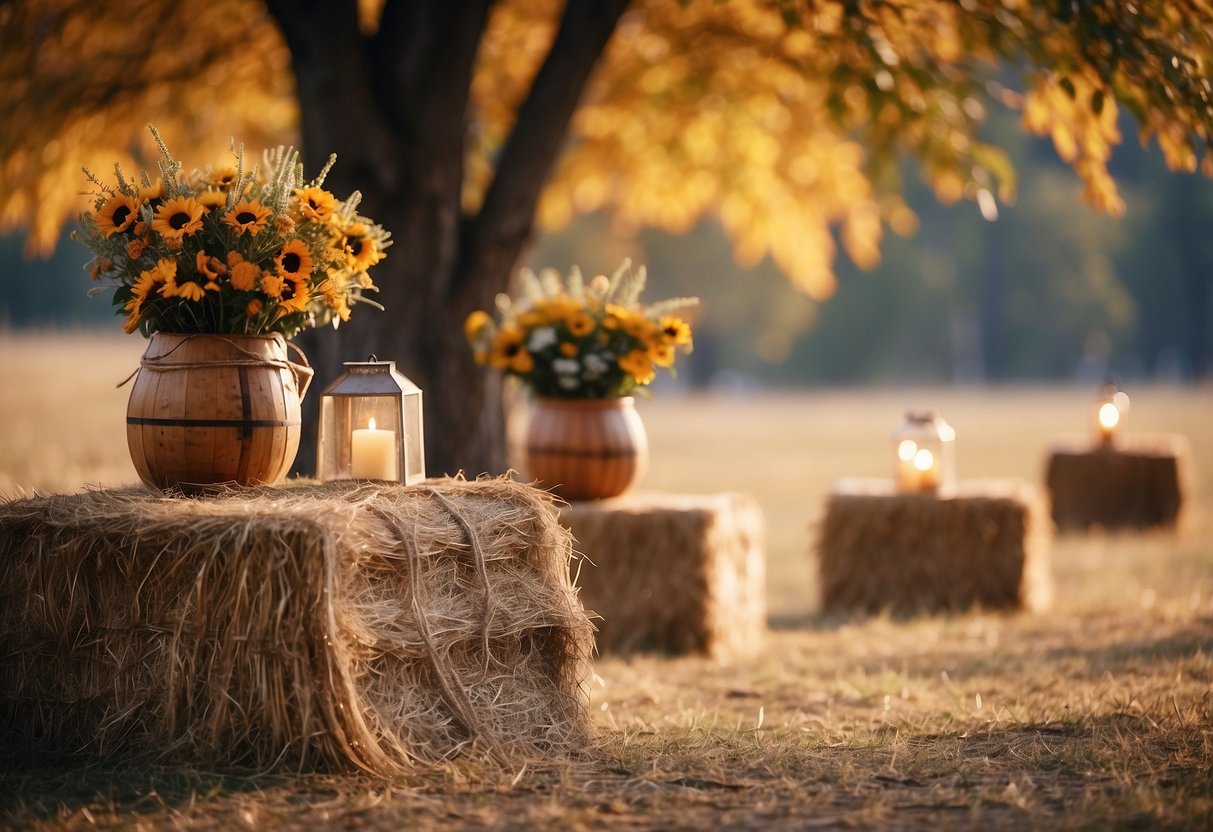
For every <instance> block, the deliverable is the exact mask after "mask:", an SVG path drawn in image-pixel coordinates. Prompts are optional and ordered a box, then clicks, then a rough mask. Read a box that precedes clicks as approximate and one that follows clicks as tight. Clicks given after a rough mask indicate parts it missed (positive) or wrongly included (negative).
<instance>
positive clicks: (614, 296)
mask: <svg viewBox="0 0 1213 832" xmlns="http://www.w3.org/2000/svg"><path fill="white" fill-rule="evenodd" d="M630 266H631V264H630V262H629V261H624V263H623V265H621V266H620V267H619V269H617V270H616V272H615V274H614V275H612V276H611V277H610V278H608V277H606V276H605V275H598V276H597V277H595V278H594V279H593V280H590V281H589V282H588V284H587V283H586V281H585V280H584V278H583V277H582V275H581V272H580V271H579V270H578V269H577V267H576V266H574V267H573V268H572V270H571V271H570V272H569V276H568V278H567V280H566V279H563V278H562V277H561V276H560V274H559V273H558V272H556V271H555V270H551V269H545V270H544V271H542V272H541V273H540V274H538V275H536V274H534V273H533V272H531V271H530V270H524V271H523V272H522V274H521V288H522V292H521V295H520V297H519V299H518V300H513V299H512V298H510V297H509V296H508V295H504V294H503V295H498V296H497V312H498V315H499V320H496V321H495V320H494V319H493V318H492V317H491V316H490V315H489V314H488V313H487V312H484V311H482V310H478V311H475V312H473V313H471V315H469V316H468V318H467V321H466V324H465V334H466V335H467V338H468V341H469V342H470V343H471V344H472V348H473V350H474V354H475V358H476V361H477V363H479V364H482V365H483V364H486V363H487V364H488V365H489V366H491V367H493V368H494V369H497V370H501V371H502V372H504V373H505V374H506V375H510V376H514V377H516V378H518V379H520V380H521V381H522V382H524V383H525V384H526V385H527V386H528V387H530V388H531V389H532V390H534V391H535V394H536V395H538V396H541V397H552V398H560V399H603V398H613V397H620V396H628V395H631V394H632V393H633V392H634V391H635V390H636V389H637V388H640V387H644V386H646V385H648V384H649V383H650V382H652V381H653V378H654V377H655V375H656V368H658V367H664V368H666V369H668V370H669V371H670V373H671V374H673V365H674V360H675V358H676V357H677V354H678V352H680V351H681V352H686V353H689V352H690V351H691V347H692V340H691V327H690V324H688V323H687V321H686V320H684V319H683V318H682V317H680V316H679V315H678V314H677V313H679V312H681V311H683V310H685V309H687V308H689V307H692V306H694V305H696V304H697V303H698V302H699V301H698V299H697V298H673V299H671V300H665V301H661V302H659V303H654V304H651V305H648V306H644V305H642V304H641V303H640V294H641V292H642V291H643V290H644V284H645V279H646V272H645V269H644V267H643V266H642V267H640V268H639V269H638V270H636V271H632V270H631V268H630Z"/></svg>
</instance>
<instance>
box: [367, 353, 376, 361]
mask: <svg viewBox="0 0 1213 832" xmlns="http://www.w3.org/2000/svg"><path fill="white" fill-rule="evenodd" d="M366 360H367V361H378V360H379V359H378V357H376V355H375V353H371V354H370V355H368V356H367V357H366Z"/></svg>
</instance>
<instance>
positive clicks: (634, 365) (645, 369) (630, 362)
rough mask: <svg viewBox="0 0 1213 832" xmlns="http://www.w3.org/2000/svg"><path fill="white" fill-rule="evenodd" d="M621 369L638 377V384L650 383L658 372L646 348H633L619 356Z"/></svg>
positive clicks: (633, 376)
mask: <svg viewBox="0 0 1213 832" xmlns="http://www.w3.org/2000/svg"><path fill="white" fill-rule="evenodd" d="M619 369H621V370H623V371H624V372H625V373H627V374H628V375H630V376H631V377H632V378H634V379H636V383H637V384H648V383H649V382H650V381H652V380H653V376H655V375H656V373H655V372H654V371H653V361H652V359H650V358H649V354H648V353H647V352H645V351H644V350H632V351H631V352H629V353H627V354H625V355H621V356H620V357H619Z"/></svg>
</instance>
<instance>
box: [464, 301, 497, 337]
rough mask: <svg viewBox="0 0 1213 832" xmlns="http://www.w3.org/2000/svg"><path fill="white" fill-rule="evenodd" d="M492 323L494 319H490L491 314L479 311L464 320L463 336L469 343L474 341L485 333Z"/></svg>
mask: <svg viewBox="0 0 1213 832" xmlns="http://www.w3.org/2000/svg"><path fill="white" fill-rule="evenodd" d="M492 322H493V319H492V318H491V317H489V313H487V312H485V311H484V310H483V309H477V310H476V311H475V312H473V313H471V314H470V315H468V316H467V319H466V320H464V322H463V336H464V337H465V338H467V339H468V340H469V341H473V340H475V339H476V337H477V336H479V335H480V333H481V332H484V328H485V327H487V326H488V325H489V324H491V323H492Z"/></svg>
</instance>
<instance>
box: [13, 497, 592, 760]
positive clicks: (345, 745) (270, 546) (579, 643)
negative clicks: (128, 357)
mask: <svg viewBox="0 0 1213 832" xmlns="http://www.w3.org/2000/svg"><path fill="white" fill-rule="evenodd" d="M570 557H571V541H570V536H569V533H568V532H567V531H566V530H565V529H564V528H562V527H561V526H560V524H559V522H558V512H557V509H556V508H555V506H554V505H553V503H552V500H551V499H550V498H549V497H548V496H547V495H546V494H543V493H542V492H540V491H537V490H536V489H533V488H530V487H527V486H524V485H520V484H518V483H514V482H511V481H509V480H505V479H492V480H488V479H486V480H481V481H476V482H464V481H461V480H442V481H430V482H427V483H426V484H424V485H421V486H414V487H409V488H403V487H398V486H380V485H365V484H364V485H362V486H356V485H354V484H350V483H346V484H333V485H330V486H320V485H315V484H300V485H292V486H290V487H284V488H260V489H239V490H235V489H233V490H228V491H220V492H218V493H217V494H215V495H214V496H211V497H208V498H205V499H197V500H187V499H181V498H175V499H174V498H170V497H162V496H160V495H158V494H154V493H151V492H148V491H144V490H139V489H129V490H123V491H90V492H86V493H83V494H78V495H72V496H50V497H34V498H30V499H23V500H16V501H12V502H8V503H0V640H2V641H3V644H2V646H0V743H4V744H5V745H6V746H7V747H9V748H10V749H16V748H27V749H30V750H38V749H45V750H51V751H70V752H75V751H78V750H85V751H88V752H93V753H97V754H101V755H111V754H118V755H120V754H129V753H136V754H137V753H146V752H149V751H150V752H153V753H155V754H156V755H158V756H160V757H162V758H178V759H188V760H190V761H191V762H193V763H195V764H211V765H219V766H224V765H241V766H253V767H257V768H260V769H274V768H287V769H296V770H348V769H354V768H357V769H362V770H364V771H366V772H370V773H372V774H376V775H380V776H393V775H397V774H402V773H405V772H410V771H417V770H419V768H421V767H427V766H434V765H439V764H442V763H443V762H445V761H447V760H450V759H452V758H454V757H455V756H457V755H458V756H461V757H463V758H470V759H476V760H481V761H484V762H487V763H502V764H507V763H509V764H513V763H517V762H518V761H519V760H520V759H527V758H533V757H535V756H538V755H543V756H552V755H572V754H576V753H578V752H579V751H580V750H583V749H585V748H586V747H587V743H588V740H589V730H590V729H589V722H588V716H587V713H586V701H587V700H586V695H587V694H586V690H585V685H584V680H585V676H586V674H587V673H588V663H589V655H590V651H591V649H592V643H593V642H592V631H593V628H592V625H591V624H590V622H589V619H588V618H587V617H586V615H585V613H584V611H583V610H582V608H581V605H580V603H579V602H578V600H577V597H576V591H575V590H574V589H573V587H572V585H571V582H570V580H569V570H568V565H569V559H570Z"/></svg>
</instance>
